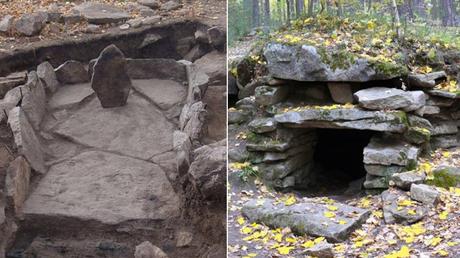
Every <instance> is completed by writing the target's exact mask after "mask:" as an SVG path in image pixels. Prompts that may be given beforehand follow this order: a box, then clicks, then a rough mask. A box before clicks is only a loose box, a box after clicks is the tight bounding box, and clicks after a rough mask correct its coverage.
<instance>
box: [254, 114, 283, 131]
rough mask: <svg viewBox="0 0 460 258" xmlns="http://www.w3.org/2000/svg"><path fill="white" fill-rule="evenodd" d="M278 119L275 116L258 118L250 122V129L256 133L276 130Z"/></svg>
mask: <svg viewBox="0 0 460 258" xmlns="http://www.w3.org/2000/svg"><path fill="white" fill-rule="evenodd" d="M276 124H277V123H276V121H275V119H273V118H271V117H270V118H257V119H254V120H252V121H251V122H250V123H249V124H248V128H249V130H251V131H252V132H254V133H267V132H272V131H275V130H276Z"/></svg>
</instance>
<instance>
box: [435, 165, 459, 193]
mask: <svg viewBox="0 0 460 258" xmlns="http://www.w3.org/2000/svg"><path fill="white" fill-rule="evenodd" d="M433 177H434V179H433V180H430V181H429V183H430V184H433V185H436V186H439V187H445V188H447V187H459V186H460V168H458V167H454V166H438V167H436V168H435V169H433Z"/></svg>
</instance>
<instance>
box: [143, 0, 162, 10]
mask: <svg viewBox="0 0 460 258" xmlns="http://www.w3.org/2000/svg"><path fill="white" fill-rule="evenodd" d="M137 2H138V3H139V4H141V5H145V6H148V7H150V8H152V9H158V8H160V3H159V2H158V1H157V0H138V1H137Z"/></svg>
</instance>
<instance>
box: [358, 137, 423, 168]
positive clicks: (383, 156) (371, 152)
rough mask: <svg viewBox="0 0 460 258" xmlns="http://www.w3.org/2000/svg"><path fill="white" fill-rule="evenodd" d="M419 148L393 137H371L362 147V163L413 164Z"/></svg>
mask: <svg viewBox="0 0 460 258" xmlns="http://www.w3.org/2000/svg"><path fill="white" fill-rule="evenodd" d="M419 151H420V150H419V148H417V147H415V146H412V145H410V144H408V143H405V142H403V141H401V140H399V139H393V138H376V137H374V138H372V139H371V142H370V143H369V145H367V146H366V147H365V148H364V159H363V160H364V164H376V165H387V166H388V165H398V166H405V167H406V166H409V165H412V164H415V163H416V161H417V158H418V154H419Z"/></svg>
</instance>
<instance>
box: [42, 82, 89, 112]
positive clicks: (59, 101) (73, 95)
mask: <svg viewBox="0 0 460 258" xmlns="http://www.w3.org/2000/svg"><path fill="white" fill-rule="evenodd" d="M93 93H94V91H93V89H91V84H90V83H79V84H73V85H67V86H65V87H60V88H59V89H58V91H57V92H56V93H55V94H54V95H53V96H52V97H51V99H50V100H49V101H48V109H51V110H54V109H68V108H73V107H75V106H77V105H78V104H79V103H81V101H82V100H84V99H85V98H87V97H88V96H90V95H91V94H93Z"/></svg>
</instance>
